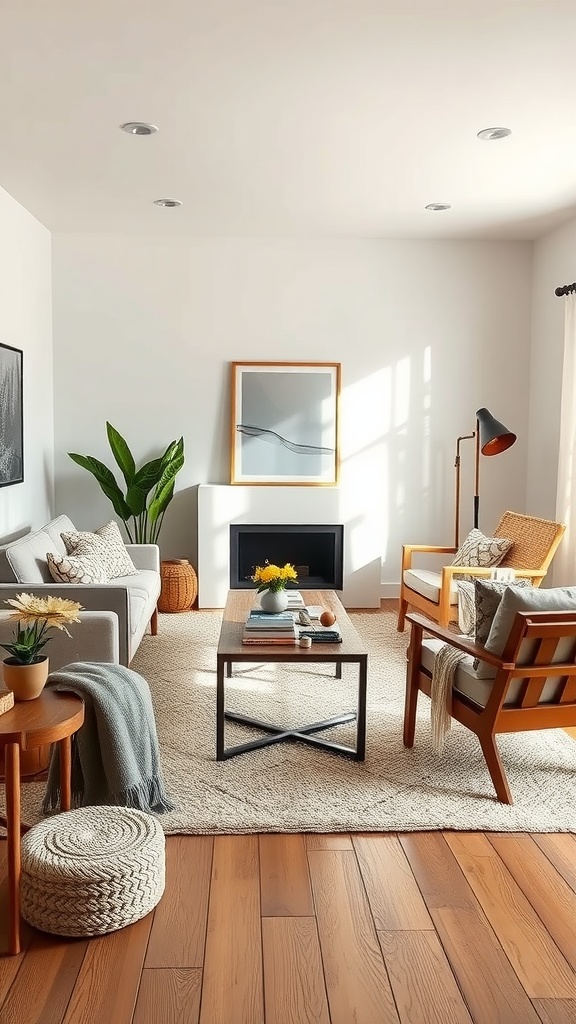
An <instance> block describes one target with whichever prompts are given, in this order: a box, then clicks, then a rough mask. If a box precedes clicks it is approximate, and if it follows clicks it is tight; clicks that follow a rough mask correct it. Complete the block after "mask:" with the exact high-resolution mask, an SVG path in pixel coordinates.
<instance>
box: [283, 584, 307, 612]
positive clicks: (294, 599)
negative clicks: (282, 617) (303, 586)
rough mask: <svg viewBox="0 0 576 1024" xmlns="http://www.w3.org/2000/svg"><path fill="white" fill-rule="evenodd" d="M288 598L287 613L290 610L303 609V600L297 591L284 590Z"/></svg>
mask: <svg viewBox="0 0 576 1024" xmlns="http://www.w3.org/2000/svg"><path fill="white" fill-rule="evenodd" d="M286 596H287V598H288V611H290V609H291V608H292V609H293V608H304V598H303V597H302V594H301V593H300V591H299V590H288V589H287V590H286Z"/></svg>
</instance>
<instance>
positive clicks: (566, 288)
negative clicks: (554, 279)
mask: <svg viewBox="0 0 576 1024" xmlns="http://www.w3.org/2000/svg"><path fill="white" fill-rule="evenodd" d="M571 292H576V281H575V282H574V283H573V284H563V285H561V286H560V287H559V288H556V289H555V290H554V295H570V294H571Z"/></svg>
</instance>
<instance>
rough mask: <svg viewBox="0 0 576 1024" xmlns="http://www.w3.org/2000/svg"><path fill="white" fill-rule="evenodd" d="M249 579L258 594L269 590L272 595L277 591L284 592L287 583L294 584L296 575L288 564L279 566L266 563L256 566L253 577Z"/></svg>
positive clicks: (294, 570) (292, 567)
mask: <svg viewBox="0 0 576 1024" xmlns="http://www.w3.org/2000/svg"><path fill="white" fill-rule="evenodd" d="M250 579H251V580H252V582H253V583H256V584H257V588H256V589H257V592H258V593H259V594H261V593H262V592H263V591H264V590H270V591H271V592H272V593H273V594H277V593H278V591H279V590H284V588H285V587H286V584H287V583H296V582H297V580H298V573H297V572H296V569H295V568H294V566H293V565H290V563H289V562H286V565H282V566H279V565H272V564H271V563H270V562H268V561H266V562H265V563H264V565H257V566H256V569H255V570H254V575H253V576H251V577H250Z"/></svg>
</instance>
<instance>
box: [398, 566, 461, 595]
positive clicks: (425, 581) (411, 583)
mask: <svg viewBox="0 0 576 1024" xmlns="http://www.w3.org/2000/svg"><path fill="white" fill-rule="evenodd" d="M403 579H404V583H405V584H406V586H407V587H410V590H415V591H416V593H417V594H421V595H422V597H427V598H428V600H429V601H434V603H435V604H438V603H439V601H440V585H441V583H442V575H441V573H439V572H433V571H432V570H430V569H405V570H404V577H403ZM450 604H458V587H457V586H456V584H455V582H454V580H452V583H451V585H450Z"/></svg>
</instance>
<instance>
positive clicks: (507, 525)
mask: <svg viewBox="0 0 576 1024" xmlns="http://www.w3.org/2000/svg"><path fill="white" fill-rule="evenodd" d="M565 529H566V527H565V526H564V525H563V523H555V522H553V521H552V520H550V519H538V518H536V517H535V516H525V515H521V514H520V513H518V512H505V513H504V515H503V516H502V518H501V520H500V522H499V523H498V526H497V527H496V529H495V530H494V533H493V536H494V537H508V538H509V539H510V540H513V541H514V544H513V545H512V547H511V549H510V551H509V552H508V554H507V555H505V557H504V558H503V559H502V561H501V562H500V563H499V566H498V567H499V568H500V567H508V568H511V569H514V570H515V573H516V576H524V577H527V578H528V579H530V580H532V583H533V585H534V586H535V587H539V586H540V584H541V583H542V580H543V579H544V577H545V575H546V573H547V571H548V568H549V566H550V562H551V561H552V558H553V557H554V553H555V551H556V548H557V547H558V545H559V543H560V541H561V540H562V536H563V534H564V531H565ZM423 552H427V553H432V554H451V555H455V554H456V548H454V547H433V546H430V545H426V544H405V545H404V546H403V548H402V572H401V579H400V605H399V611H398V630H399V632H402V631H403V630H404V620H405V617H406V612H407V611H408V608H409V607H411V608H417V609H418V610H419V611H421V612H424V613H425V614H426V615H428V617H429V618H430V619H433V621H434V622H437V623H438V624H439V625H440V626H447V625H448V623H449V622H450V621H451V620H452V619H457V618H458V588H457V586H456V583H457V580H458V576H462V575H464V574H465V575H466V576H477V577H480V578H482V577H484V578H489V577H490V573H491V571H492V570H491V569H489V568H488V569H479V568H478V567H477V566H466V565H445V566H443V568H442V569H441V570H440V571H439V572H433V571H430V570H417V569H413V568H412V558H413V555H414V554H419V553H423Z"/></svg>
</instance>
